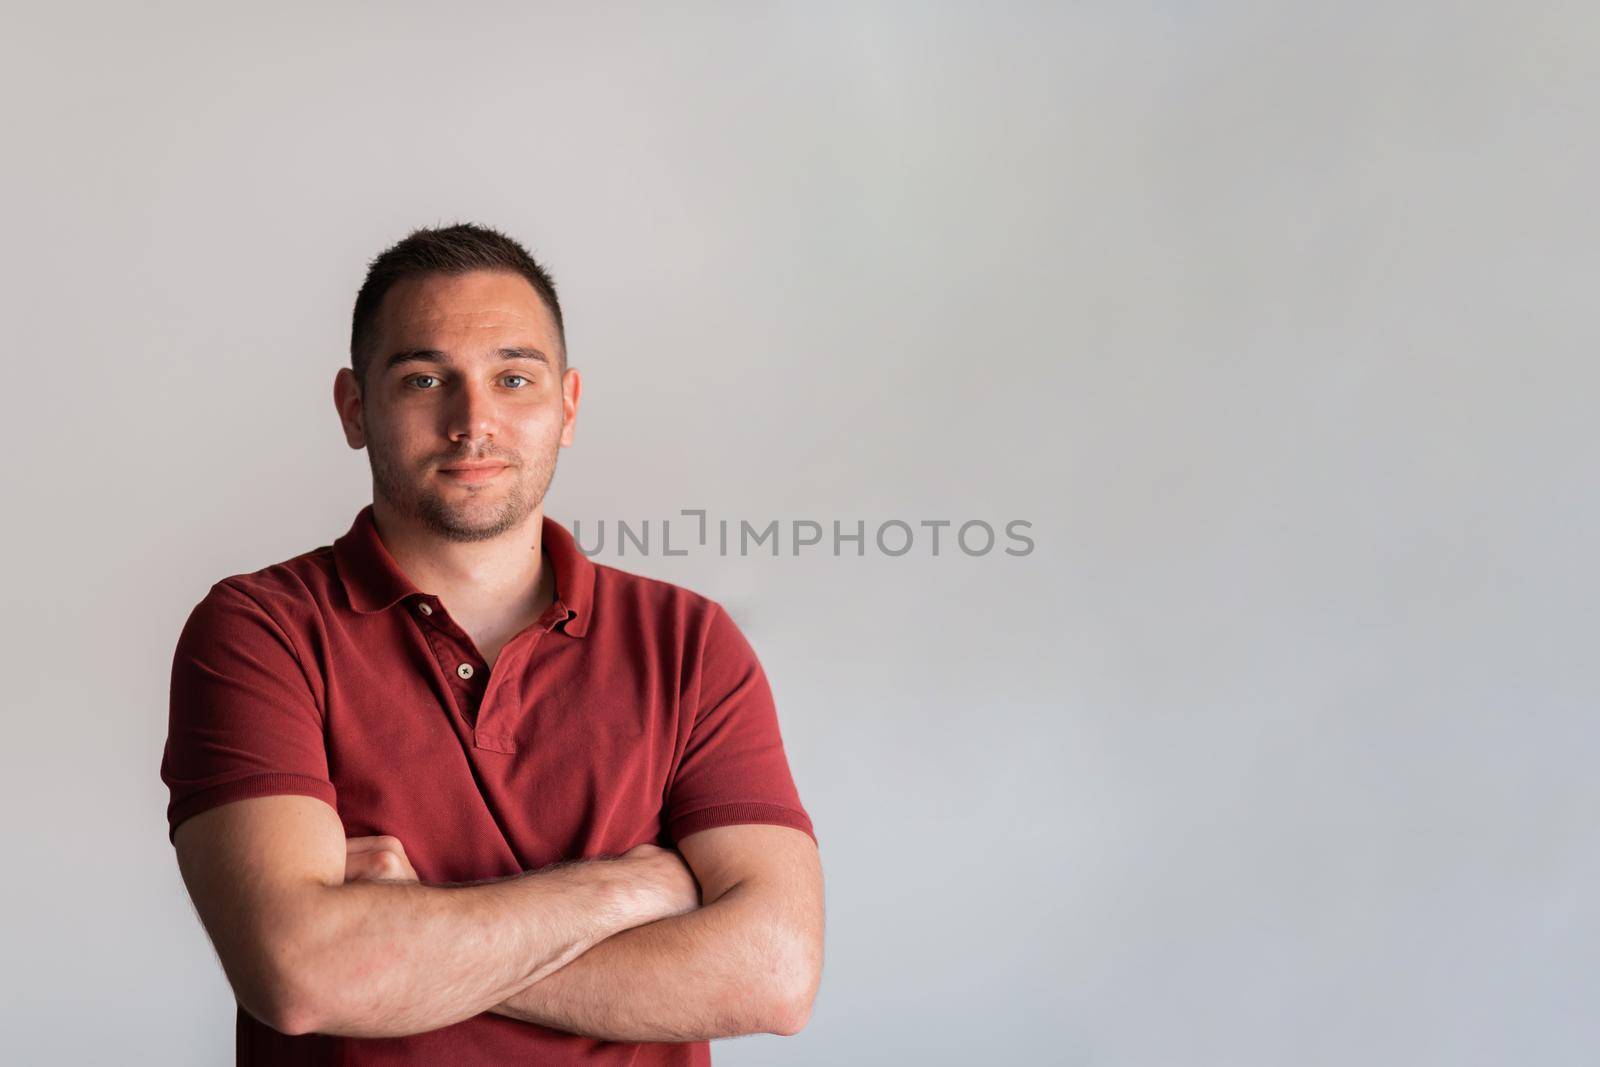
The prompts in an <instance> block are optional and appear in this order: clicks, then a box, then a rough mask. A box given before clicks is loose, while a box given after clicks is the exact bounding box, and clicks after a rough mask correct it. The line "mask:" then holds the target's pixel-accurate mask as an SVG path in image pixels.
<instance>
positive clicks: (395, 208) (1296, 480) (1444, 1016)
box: [0, 2, 1600, 1067]
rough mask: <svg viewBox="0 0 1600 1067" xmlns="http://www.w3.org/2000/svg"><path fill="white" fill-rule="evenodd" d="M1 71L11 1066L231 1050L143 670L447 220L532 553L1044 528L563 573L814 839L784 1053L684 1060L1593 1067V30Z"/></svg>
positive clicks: (679, 46) (934, 8) (834, 27)
mask: <svg viewBox="0 0 1600 1067" xmlns="http://www.w3.org/2000/svg"><path fill="white" fill-rule="evenodd" d="M7 23H8V28H7V30H6V32H5V35H4V38H5V39H4V42H3V43H0V60H3V62H0V90H3V97H0V98H3V100H4V103H3V104H0V109H3V110H4V119H5V121H4V130H5V140H4V144H5V156H6V162H5V167H4V169H3V171H0V195H3V198H4V199H3V203H4V205H5V215H6V220H5V242H4V243H5V253H4V254H3V255H0V301H3V303H4V307H3V311H4V320H3V324H4V333H5V342H6V347H7V349H8V356H7V358H6V360H5V365H6V367H7V369H8V370H9V372H10V374H9V384H10V388H9V389H8V391H7V396H8V399H9V412H10V414H9V422H10V424H11V425H12V426H13V431H12V437H11V441H12V448H13V452H12V456H13V458H12V460H11V461H10V462H8V463H7V464H5V473H4V477H5V480H6V492H5V498H6V499H7V500H10V501H11V506H10V509H9V514H10V516H11V517H10V519H9V520H8V521H7V522H6V523H5V533H4V537H5V546H4V547H5V555H6V558H7V559H8V560H9V561H10V563H11V571H10V575H9V578H8V580H7V582H6V603H7V610H6V611H5V613H4V619H3V621H0V626H3V627H4V635H3V641H0V646H3V647H4V649H5V656H6V667H7V670H6V675H7V677H8V679H9V684H8V686H7V696H6V713H7V714H6V720H5V724H6V737H5V742H6V743H5V744H4V752H5V756H4V759H5V764H4V774H3V777H0V781H3V788H4V795H3V798H0V799H3V800H4V810H5V819H6V826H5V841H6V846H5V850H6V861H7V862H6V877H5V879H4V883H3V888H0V894H3V898H0V899H3V902H4V909H5V915H6V946H5V950H4V955H5V958H6V967H5V977H4V978H0V1004H4V1008H3V1009H0V1011H3V1015H4V1018H3V1020H0V1022H3V1025H0V1058H4V1059H5V1060H6V1061H7V1062H13V1063H109V1062H116V1063H126V1064H136V1063H138V1064H143V1063H150V1064H155V1063H161V1064H172V1063H182V1064H195V1065H200V1064H215V1063H223V1062H231V1056H232V1031H233V1003H232V998H231V994H230V992H229V990H228V987H227V985H226V983H225V981H224V979H223V976H222V973H221V970H220V968H219V967H218V965H217V963H216V960H215V958H214V956H213V954H212V951H211V948H210V946H209V943H208V942H207V940H206V939H205V936H204V934H203V932H202V930H201V928H200V925H199V923H198V921H197V920H196V919H195V916H194V914H193V912H192V909H191V907H190V905H189V903H188V900H187V897H186V895H185V893H184V890H183V887H182V883H181V881H180V879H179V877H178V872H177V867H176V864H175V862H174V859H173V855H172V850H171V848H170V846H169V845H168V843H167V840H166V834H165V824H164V819H163V812H164V805H165V803H166V791H165V788H164V786H163V785H162V784H161V782H160V780H159V778H158V776H157V769H158V763H159V760H160V753H161V746H162V742H163V739H164V736H165V729H166V698H167V684H168V678H169V671H170V665H171V656H172V649H173V645H174V643H175V641H176V639H177V635H178V630H179V627H180V626H181V625H182V622H183V620H184V618H185V617H186V616H187V613H188V611H189V609H190V608H191V607H192V606H193V605H194V604H195V603H196V602H197V601H198V600H199V599H200V598H201V597H202V596H203V595H204V594H205V592H206V590H207V589H208V588H209V586H210V585H211V583H212V582H214V581H216V580H217V579H218V578H221V577H223V576H225V575H229V574H236V573H241V572H245V571H251V570H255V569H257V568H259V567H262V566H265V565H267V564H269V563H273V562H277V561H279V560H282V559H285V558H288V557H289V556H293V555H296V554H298V553H300V552H304V551H306V550H308V549H311V548H314V547H316V546H318V545H323V544H328V543H330V542H331V541H332V539H333V538H335V537H337V536H338V535H339V534H341V533H342V532H343V531H344V530H345V529H346V528H347V527H348V526H349V524H350V521H351V519H352V518H353V517H354V515H355V512H356V511H357V510H358V509H359V508H360V507H361V506H362V504H364V503H365V502H367V501H368V500H369V499H370V480H369V473H368V468H367V463H366V458H365V456H364V455H362V454H360V453H356V452H352V451H350V450H349V449H348V448H347V447H346V446H345V444H344V441H343V438H342V436H341V434H340V432H339V427H338V421H337V418H336V416H335V412H334V408H333V403H332V399H331V397H332V382H333V377H334V374H335V372H336V371H337V369H338V367H339V366H341V365H343V362H344V360H345V359H346V350H345V345H346V342H347V334H348V329H349V313H350V307H351V303H352V301H353V300H354V296H355V292H356V289H357V287H358V285H359V284H360V281H361V278H362V274H363V271H364V268H365V264H366V262H367V260H368V259H369V258H370V257H371V256H372V255H374V254H375V253H376V252H377V251H378V250H380V249H381V248H382V247H384V246H386V245H387V244H389V243H391V242H392V241H394V240H396V239H397V238H399V237H400V236H402V235H403V234H404V233H405V232H406V231H407V230H409V229H410V228H413V227H415V226H420V225H430V224H436V223H448V222H454V221H477V222H481V223H486V224H488V225H492V226H496V227H499V228H501V229H503V230H505V231H506V232H508V233H510V234H511V235H513V236H515V237H517V238H519V239H521V240H522V241H524V242H525V243H526V244H527V245H528V246H529V247H530V248H531V249H532V250H533V251H534V253H535V255H536V256H537V257H539V258H540V259H541V260H543V261H545V262H546V263H547V264H548V265H549V267H550V268H551V270H552V271H553V272H554V274H555V277H556V280H557V283H558V285H559V288H560V292H561V295H562V298H563V304H564V309H565V311H566V315H567V320H568V323H569V329H570V334H569V339H570V346H571V357H572V363H573V365H574V366H577V367H579V368H580V369H581V370H582V372H583V374H584V376H585V378H584V381H585V389H584V394H583V401H582V407H581V410H580V413H579V420H578V427H577V444H576V446H575V447H574V448H573V449H571V450H569V451H566V452H564V453H563V454H562V458H561V462H560V466H559V468H558V471H557V474H556V480H555V485H554V487H553V490H552V494H551V497H550V498H549V500H548V504H547V508H548V511H549V513H550V514H552V515H553V516H555V517H556V518H557V519H559V520H561V521H563V522H567V523H569V524H570V523H571V522H572V521H574V520H579V521H581V522H584V523H591V522H597V521H598V520H600V519H608V520H611V521H613V522H614V521H615V520H616V519H618V518H622V519H627V520H631V521H634V522H639V521H642V520H645V519H653V520H656V521H657V522H659V521H660V520H661V519H662V518H670V517H673V516H675V515H677V514H678V512H679V510H680V509H683V508H705V509H708V511H709V512H710V513H711V515H712V517H713V518H717V517H723V518H730V519H733V520H736V521H737V520H739V519H747V520H749V521H751V522H753V523H757V524H765V523H766V522H768V521H770V520H772V519H778V520H780V521H783V522H785V523H787V522H791V521H793V520H795V519H810V520H814V521H819V522H821V523H823V524H825V525H826V524H829V523H831V522H832V521H834V520H838V521H841V522H842V523H844V524H846V526H847V527H853V524H854V523H855V522H856V521H858V520H864V521H865V522H867V524H868V529H869V530H871V529H873V528H874V527H875V526H876V525H877V524H879V523H882V522H886V521H889V520H895V519H898V520H901V521H906V522H909V523H911V524H912V525H913V526H915V525H916V524H918V523H920V522H921V521H922V520H924V519H927V520H936V519H947V520H951V521H953V522H955V523H958V524H959V523H961V522H965V521H968V520H984V521H987V522H990V523H991V524H995V525H997V526H998V525H1000V524H1003V523H1005V522H1008V521H1010V520H1014V519H1020V520H1025V521H1027V522H1030V523H1031V524H1032V526H1031V529H1030V533H1031V536H1032V537H1033V539H1034V542H1035V548H1034V551H1033V552H1032V553H1031V554H1029V555H1027V556H1023V557H1012V556H1006V555H1004V554H1003V553H1002V552H1000V551H998V550H997V551H995V552H993V553H991V554H989V555H986V556H981V557H972V556H967V555H965V554H963V553H961V552H959V551H951V550H950V547H949V543H948V541H946V543H945V545H944V546H943V551H942V552H941V554H940V555H939V556H937V557H935V556H933V555H932V554H931V552H930V551H928V550H927V548H926V545H925V543H924V542H922V541H920V540H919V541H918V542H917V545H916V547H915V548H914V549H913V551H911V552H909V553H907V554H906V555H904V556H901V557H898V558H894V557H889V556H886V555H884V554H882V553H881V552H879V551H877V550H876V548H875V547H874V546H872V545H871V544H870V543H869V545H868V550H867V553H866V554H865V555H864V556H860V557H857V556H854V555H845V556H842V557H835V556H833V555H832V553H831V551H826V552H824V551H816V552H812V553H809V554H802V555H801V556H798V557H796V556H793V555H790V554H788V552H787V548H786V551H785V554H784V555H782V556H780V557H779V558H776V559H774V558H772V557H771V556H766V555H751V556H748V557H741V556H738V555H732V556H727V557H723V556H720V555H718V554H716V553H707V552H697V553H692V554H690V555H689V556H686V557H674V558H666V557H663V556H661V555H659V553H658V554H656V555H653V556H651V557H649V558H640V559H633V558H629V559H626V560H621V559H617V558H615V552H614V551H612V550H608V552H607V553H606V554H605V555H604V556H602V557H601V558H602V559H603V560H604V561H606V562H612V563H615V564H617V565H621V566H625V567H627V568H628V569H631V570H637V571H640V572H642V573H647V574H651V575H654V576H657V577H661V578H665V579H668V580H670V581H675V582H679V583H682V584H685V585H688V586H690V587H691V588H694V589H697V590H699V591H701V592H703V593H705V594H707V595H709V596H712V597H714V598H716V599H719V600H721V601H723V602H724V603H725V604H727V605H728V606H729V608H730V610H731V611H732V612H733V613H734V616H735V618H736V619H737V620H738V621H739V623H740V625H741V626H742V627H743V628H744V629H745V632H746V634H747V635H748V636H749V637H750V639H751V641H752V643H753V644H754V646H755V648H756V650H757V652H758V653H759V654H760V656H761V658H762V661H763V663H764V664H765V666H766V668H767V671H768V674H769V676H770V678H771V680H772V684H773V687H774V690H775V693H776V695H777V698H778V706H779V713H780V721H781V724H782V728H783V732H784V736H785V739H786V743H787V746H788V750H789V756H790V761H791V764H792V766H793V769H794V773H795V777H796V780H797V783H798V785H799V788H800V792H801V796H802V798H803V800H804V802H805V803H806V805H807V807H808V808H809V810H810V812H811V814H812V816H813V818H814V819H815V821H816V826H817V832H818V836H819V838H820V841H821V847H822V854H823V860H824V866H825V870H826V875H827V889H828V942H827V957H826V966H825V972H824V979H823V985H822V989H821V993H820V995H819V997H818V1000H817V1003H816V1010H815V1013H814V1015H813V1017H812V1020H811V1023H810V1025H809V1026H808V1027H807V1028H806V1030H805V1031H804V1032H803V1033H802V1034H800V1035H799V1036H797V1037H793V1038H787V1039H785V1038H778V1037H772V1036H758V1037H750V1038H744V1039H739V1040H733V1041H725V1042H718V1043H717V1044H716V1045H714V1056H715V1058H716V1060H717V1062H718V1063H719V1064H725V1065H737V1064H764V1063H773V1064H829V1065H839V1064H885V1063H886V1064H897V1063H919V1064H967V1063H978V1062H984V1063H1018V1064H1021V1063H1029V1064H1032V1063H1060V1064H1094V1065H1167V1064H1177V1065H1209V1064H1216V1065H1229V1067H1235V1065H1245V1064H1249V1065H1257V1064H1259V1065H1279V1064H1286V1063H1295V1064H1362V1065H1370V1064H1403V1065H1407V1067H1415V1065H1422V1064H1441V1065H1442V1064H1451V1065H1460V1064H1511V1063H1515V1064H1529V1063H1536V1064H1541V1065H1550V1064H1578V1063H1592V1062H1593V1061H1594V1057H1595V1051H1596V1048H1597V1044H1600V1015H1597V1014H1596V1013H1595V1011H1594V1004H1595V995H1596V992H1597V989H1600V918H1597V912H1596V904H1595V900H1596V897H1597V892H1600V830H1597V827H1596V818H1595V815H1596V805H1597V802H1600V780H1597V777H1596V773H1595V767H1596V761H1597V757H1600V719H1597V710H1600V675H1597V670H1596V667H1595V650H1594V646H1595V643H1596V630H1597V627H1596V623H1597V621H1600V620H1597V617H1596V614H1597V613H1596V606H1595V605H1596V602H1597V595H1600V569H1597V567H1596V564H1595V546H1596V543H1597V536H1600V504H1597V500H1596V497H1597V493H1596V490H1597V488H1600V485H1597V478H1596V474H1597V473H1600V470H1597V467H1600V463H1597V448H1596V437H1595V430H1594V425H1593V420H1594V415H1595V405H1596V394H1597V390H1600V373H1597V371H1596V340H1597V334H1600V330H1597V327H1596V314H1595V298H1594V290H1595V287H1596V283H1597V281H1600V251H1597V250H1600V216H1597V213H1596V211H1595V207H1594V191H1595V189H1596V188H1597V187H1600V167H1597V164H1600V141H1597V139H1596V136H1595V124H1594V120H1595V116H1596V114H1600V79H1597V78H1596V76H1595V75H1596V67H1597V60H1600V17H1597V15H1596V13H1595V10H1594V8H1593V7H1592V6H1588V5H1580V4H1576V3H1573V4H1550V3H1530V4H1517V5H1512V4H1487V3H1468V4H1443V3H1440V4H1432V3H1411V2H1404V3H1389V4H1381V5H1380V4H1360V3H1358V4H1349V5H1343V4H1333V5H1330V4H1311V3H1293V4H1282V5H1267V4H1247V3H1218V4H1200V3H1196V4H1183V3H1166V4H1159V3H1158V4H1109V3H1100V4H1080V5H1068V4H1059V5H1043V4H1040V5H1028V4H1000V3H984V4H978V3H968V4H920V3H918V4H913V3H905V4H850V5H843V4H798V3H794V4H733V3H727V4H704V3H689V4H676V5H670V6H669V5H644V4H614V5H603V6H602V5H578V4H570V5H542V4H529V3H517V4H511V3H506V4H493V5H484V4H470V3H467V4H456V5H444V6H440V5H432V4H418V3H412V2H395V3H387V4H376V3H367V4H299V5H297V4H289V5H276V6H272V7H261V6H259V5H258V6H254V7H245V6H239V5H217V4H200V3H175V4H163V5H149V6H146V5H138V6H136V5H119V4H109V3H94V4H87V5H79V6H75V7H71V8H68V7H58V8H55V9H51V10H49V11H46V10H44V9H42V8H41V9H38V10H35V11H32V12H30V13H27V14H20V13H13V14H12V15H11V16H10V17H8V19H7ZM946 536H947V537H948V534H947V535H946Z"/></svg>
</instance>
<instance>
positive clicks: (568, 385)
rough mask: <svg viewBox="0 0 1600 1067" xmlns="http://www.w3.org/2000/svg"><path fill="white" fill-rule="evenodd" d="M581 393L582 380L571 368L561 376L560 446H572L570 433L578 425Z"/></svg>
mask: <svg viewBox="0 0 1600 1067" xmlns="http://www.w3.org/2000/svg"><path fill="white" fill-rule="evenodd" d="M582 392H583V379H582V378H581V377H579V376H578V372H577V370H576V369H575V368H573V367H568V368H567V370H566V373H565V374H563V375H562V376H561V445H562V447H564V448H570V447H571V446H572V433H573V430H574V429H576V427H577V425H578V397H579V395H580V394H581V393H582Z"/></svg>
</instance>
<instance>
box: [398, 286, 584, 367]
mask: <svg viewBox="0 0 1600 1067" xmlns="http://www.w3.org/2000/svg"><path fill="white" fill-rule="evenodd" d="M376 325H377V327H378V330H377V333H378V335H379V336H380V337H381V338H382V339H383V340H382V342H381V343H382V344H384V345H386V346H390V347H392V346H394V345H417V346H421V347H429V348H438V349H446V350H447V349H449V348H455V347H466V348H471V347H475V346H476V344H477V343H481V344H483V345H490V346H495V347H499V346H501V345H502V344H503V343H505V342H509V341H516V340H520V341H523V342H526V343H530V344H533V345H535V346H537V347H542V348H546V349H547V350H549V351H552V352H553V351H556V350H557V349H558V348H559V347H560V341H559V334H558V333H557V331H556V323H555V317H554V316H553V315H551V314H550V309H549V308H548V307H546V306H545V302H544V300H543V299H542V298H541V297H540V296H539V294H538V292H537V291H536V290H535V289H534V288H533V286H532V285H531V284H529V282H528V280H527V279H526V278H524V277H523V276H522V275H520V274H515V273H511V272H505V271H471V272H469V273H466V274H424V275H418V276H415V277H410V278H402V279H401V280H400V281H398V282H396V283H395V284H394V285H393V286H392V287H391V288H390V289H389V291H388V292H387V293H385V294H384V298H383V303H382V304H381V305H380V306H379V308H378V315H377V322H376Z"/></svg>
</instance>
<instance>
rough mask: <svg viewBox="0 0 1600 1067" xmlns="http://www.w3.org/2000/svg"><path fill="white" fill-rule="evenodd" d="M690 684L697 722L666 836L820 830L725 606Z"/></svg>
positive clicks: (759, 675)
mask: <svg viewBox="0 0 1600 1067" xmlns="http://www.w3.org/2000/svg"><path fill="white" fill-rule="evenodd" d="M704 625H705V629H704V636H703V638H702V641H701V645H700V654H699V657H698V667H697V670H696V671H695V672H694V673H695V677H694V681H693V683H692V684H691V685H690V686H688V687H687V694H688V696H689V699H690V703H691V706H692V707H694V709H695V715H694V722H693V725H692V726H691V727H690V731H689V738H688V741H687V744H686V746H685V748H684V753H683V758H682V759H681V760H680V761H679V764H678V767H677V771H676V773H675V774H674V776H673V779H672V782H671V784H670V785H669V787H668V790H667V806H666V827H667V835H668V836H669V837H670V838H671V839H672V840H673V841H679V840H682V839H683V838H685V837H687V836H689V835H690V834H692V833H696V832H698V831H700V830H709V829H711V828H712V827H715V826H728V825H733V824H737V823H773V824H777V825H780V826H792V827H794V828H795V829H797V830H802V831H804V832H805V833H806V834H808V835H809V836H810V837H811V839H812V840H813V841H815V840H816V836H817V835H816V833H815V831H814V830H813V828H812V825H811V819H810V817H809V816H808V815H807V814H806V810H805V808H804V807H802V806H801V804H800V795H799V793H798V791H797V790H796V789H795V785H794V778H793V776H792V775H791V774H790V772H789V760H788V757H787V756H786V755H785V753H784V750H783V738H782V736H781V734H780V733H779V731H778V712H777V708H776V707H775V706H774V704H773V700H772V690H771V687H770V686H769V685H768V683H767V676H766V672H765V671H763V670H762V669H761V664H760V662H759V661H758V660H757V659H756V654H755V650H754V649H752V648H751V647H750V643H749V642H748V641H747V640H745V637H744V635H743V634H742V633H740V632H739V628H738V627H737V626H735V625H734V623H733V620H732V619H731V618H729V617H728V614H727V612H725V611H724V610H723V609H722V607H721V606H720V605H717V604H714V603H713V604H712V606H711V610H710V612H709V615H708V617H707V619H706V622H705V624H704Z"/></svg>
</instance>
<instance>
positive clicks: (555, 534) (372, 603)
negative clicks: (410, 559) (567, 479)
mask: <svg viewBox="0 0 1600 1067" xmlns="http://www.w3.org/2000/svg"><path fill="white" fill-rule="evenodd" d="M539 544H540V550H541V551H542V552H543V553H544V556H545V558H546V559H548V560H549V561H550V563H551V565H552V566H553V567H555V571H556V605H558V606H559V607H560V608H564V609H565V610H566V613H567V617H566V621H565V622H564V623H563V624H561V629H562V630H563V631H564V632H566V633H568V634H571V635H572V636H573V637H582V636H583V635H584V634H586V633H588V632H589V618H590V615H591V614H592V612H593V609H594V564H593V563H592V562H590V560H589V558H588V557H587V556H585V555H584V554H583V553H582V552H580V551H578V542H577V541H576V540H575V539H574V538H573V536H572V534H571V533H569V532H568V531H567V528H566V527H564V526H562V525H561V524H560V523H558V522H556V521H555V520H554V519H552V518H551V517H550V516H548V515H546V516H544V525H543V527H542V528H541V531H540V541H539ZM333 560H334V565H335V566H336V567H337V568H338V571H339V580H340V581H341V582H342V583H343V585H344V591H345V595H346V596H347V597H348V598H349V601H350V606H351V607H352V608H354V609H355V610H356V611H358V612H361V613H362V614H370V613H372V612H375V611H384V610H386V609H388V608H391V607H393V606H394V605H395V604H397V603H399V602H400V601H402V600H404V599H406V598H407V597H411V596H423V595H425V594H424V593H423V591H422V590H420V589H418V588H417V587H416V585H415V584H414V583H413V582H412V581H411V579H410V578H408V577H406V573H405V571H403V570H401V569H400V565H399V564H398V563H396V562H395V561H394V557H393V556H391V555H390V554H389V549H388V548H387V547H385V545H384V543H383V540H382V538H380V537H379V536H378V526H377V523H376V522H374V521H373V517H372V505H371V504H368V505H367V506H365V507H363V508H362V509H361V510H360V512H358V513H357V514H356V519H355V522H354V523H352V524H351V526H350V529H349V531H348V532H346V533H345V534H344V535H343V536H342V537H340V538H339V539H338V540H336V541H335V542H334V543H333Z"/></svg>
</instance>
